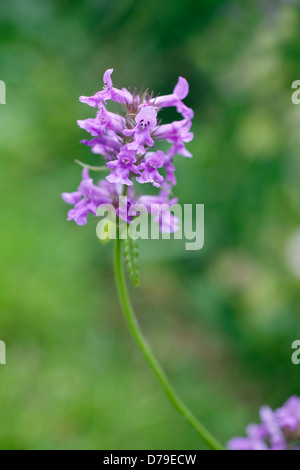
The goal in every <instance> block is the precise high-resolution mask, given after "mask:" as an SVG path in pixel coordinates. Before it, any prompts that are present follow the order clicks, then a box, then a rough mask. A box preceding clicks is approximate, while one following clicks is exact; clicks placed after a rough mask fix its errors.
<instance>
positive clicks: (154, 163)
mask: <svg viewBox="0 0 300 470" xmlns="http://www.w3.org/2000/svg"><path fill="white" fill-rule="evenodd" d="M164 161H165V154H164V152H162V151H161V150H158V152H156V153H150V154H148V155H147V156H146V157H145V160H144V161H142V163H140V165H139V166H138V168H139V170H144V171H143V173H142V175H141V176H139V177H138V178H137V179H136V180H137V181H138V182H139V183H152V185H153V186H155V187H156V188H159V187H160V185H161V183H162V182H163V180H164V179H163V177H162V176H161V175H160V174H159V173H158V170H157V168H162V167H163V166H164Z"/></svg>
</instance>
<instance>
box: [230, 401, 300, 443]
mask: <svg viewBox="0 0 300 470" xmlns="http://www.w3.org/2000/svg"><path fill="white" fill-rule="evenodd" d="M260 417H261V421H262V422H261V424H258V425H256V424H252V425H250V426H248V428H247V437H236V438H234V439H232V440H231V441H230V442H229V443H228V448H229V450H299V439H300V398H299V397H297V396H294V397H291V398H290V399H289V400H288V401H287V402H286V403H285V404H284V405H283V406H282V407H281V408H279V409H277V410H276V411H273V410H272V409H271V408H270V407H268V406H263V407H262V408H261V410H260Z"/></svg>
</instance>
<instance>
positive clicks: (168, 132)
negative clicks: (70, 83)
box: [62, 69, 193, 231]
mask: <svg viewBox="0 0 300 470" xmlns="http://www.w3.org/2000/svg"><path fill="white" fill-rule="evenodd" d="M112 72H113V69H108V70H106V72H105V73H104V75H103V82H104V87H103V89H102V90H100V91H98V92H97V93H96V94H94V95H93V96H89V97H87V96H81V97H80V98H79V99H80V101H81V102H83V103H86V104H88V105H89V106H92V107H97V109H98V110H97V114H96V116H95V117H93V118H88V119H85V120H78V125H79V127H81V128H82V129H84V130H85V131H87V132H88V133H89V134H90V135H91V137H92V138H91V139H90V140H87V139H84V140H82V143H84V144H85V145H87V146H88V147H90V148H91V151H92V153H93V154H95V155H100V156H101V157H102V158H103V159H104V164H105V166H106V168H107V171H109V172H110V173H109V174H108V175H107V176H106V179H105V180H102V181H100V182H99V183H98V184H94V182H93V180H92V179H91V178H90V176H89V174H88V171H87V170H84V171H83V176H82V182H81V184H80V185H79V187H78V190H77V191H75V192H73V193H63V195H62V198H63V200H64V201H65V202H67V203H68V204H72V205H73V206H74V208H73V209H71V210H70V211H69V213H68V220H74V221H75V222H76V223H77V224H78V225H83V224H85V223H86V222H87V215H88V213H92V214H94V215H95V214H96V209H97V207H98V205H100V204H102V203H107V202H112V203H113V204H114V205H115V206H116V210H117V213H119V212H118V205H117V202H116V200H117V198H118V195H120V194H121V193H122V185H125V186H127V190H126V192H127V194H128V196H129V192H130V201H131V203H130V204H133V203H134V202H137V201H141V200H142V198H145V199H144V200H145V201H147V207H148V208H149V209H148V210H149V212H150V207H149V201H152V202H153V203H156V202H157V201H156V202H155V201H154V199H151V198H153V197H154V198H155V197H156V198H157V200H159V201H160V202H162V201H163V203H164V204H166V206H165V207H167V208H169V207H171V205H172V204H174V202H173V201H174V198H173V199H172V198H171V196H170V195H171V194H172V188H173V186H174V185H175V184H176V178H175V165H174V157H175V155H176V154H178V155H182V156H185V157H191V156H192V155H191V153H190V152H189V151H188V150H187V149H186V147H185V144H186V143H188V142H190V141H191V140H192V138H193V133H192V132H190V128H191V124H192V123H191V119H192V117H193V111H192V110H191V109H190V108H188V107H187V106H186V105H185V104H184V103H183V100H184V99H185V98H186V96H187V94H188V91H189V86H188V82H187V81H186V79H185V78H182V77H179V79H178V82H177V84H176V86H175V88H174V90H173V93H171V94H170V95H165V96H159V97H154V96H153V93H151V94H149V92H148V91H146V92H145V91H144V92H140V93H136V92H134V93H131V92H130V91H129V90H127V89H126V88H122V89H118V88H115V87H114V86H113V82H112ZM110 100H112V101H115V102H117V103H119V104H121V105H122V108H123V113H120V114H118V113H113V112H111V111H109V110H108V109H107V105H108V101H110ZM169 106H174V107H175V108H176V109H177V111H178V112H179V113H180V114H181V115H182V116H183V119H182V120H180V121H174V122H172V123H170V124H160V121H158V113H159V112H161V111H162V110H163V108H165V107H169ZM163 140H165V141H166V142H167V143H168V144H170V145H169V148H168V149H167V150H166V151H165V152H163V151H161V150H159V148H157V147H156V143H157V144H159V143H160V142H161V141H163ZM91 169H93V167H91ZM163 169H164V172H163V174H164V175H165V177H163V174H161V172H160V170H163ZM135 181H136V182H137V183H141V184H143V185H144V184H145V183H149V184H151V185H152V186H154V187H157V188H159V187H161V192H160V194H159V195H158V196H149V197H148V196H147V195H145V194H142V195H140V194H139V192H138V191H137V190H136V189H135V186H138V184H137V185H135V186H134V182H135ZM133 187H134V189H133ZM145 187H146V186H145ZM143 189H144V188H143ZM147 198H148V199H147ZM122 218H124V219H125V220H128V222H130V220H131V218H130V217H125V216H123V215H122ZM170 220H171V223H168V222H167V217H166V215H164V214H163V215H161V216H160V225H161V229H162V230H172V231H173V230H176V221H175V219H174V218H173V219H172V218H170Z"/></svg>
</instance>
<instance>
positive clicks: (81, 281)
mask: <svg viewBox="0 0 300 470" xmlns="http://www.w3.org/2000/svg"><path fill="white" fill-rule="evenodd" d="M299 13H300V9H299V4H298V5H297V3H296V2H293V1H282V2H279V1H278V2H276V1H269V2H267V1H261V0H260V1H253V0H251V1H248V2H243V1H239V2H237V1H231V2H230V1H222V0H202V1H197V0H185V1H184V2H179V1H178V2H176V1H174V0H165V1H164V2H162V1H160V0H152V1H151V2H146V3H145V2H138V1H133V0H110V1H104V0H86V1H85V2H82V1H79V0H72V1H69V0H59V1H58V0H56V1H55V0H54V1H51V0H44V1H43V2H40V1H38V0H10V1H8V0H1V6H0V38H1V44H0V52H1V53H0V79H1V80H4V81H5V82H6V86H7V104H6V105H5V106H4V105H1V106H0V141H1V171H0V193H1V201H2V203H1V209H0V224H1V232H0V233H1V235H0V242H1V250H0V266H1V276H0V339H2V340H4V341H5V342H6V345H7V365H6V366H0V380H1V386H0V421H1V426H0V448H1V449H105V450H111V449H122V450H123V449H199V448H203V444H202V442H201V441H199V439H198V437H197V435H196V434H195V433H194V431H193V430H191V429H190V428H189V426H188V425H187V424H186V423H185V422H183V421H182V419H181V418H180V417H179V416H177V414H176V412H175V411H174V410H173V409H172V407H171V405H169V403H168V401H167V399H166V398H165V396H164V393H163V391H162V390H161V388H160V386H159V385H158V383H157V382H156V380H155V378H154V377H153V376H152V373H151V371H150V370H148V366H147V365H146V364H145V363H144V360H143V358H142V357H141V356H140V353H139V352H138V351H137V349H136V346H135V345H134V343H133V342H132V340H131V338H130V336H129V334H128V332H127V330H126V327H125V325H124V321H123V318H122V315H121V311H120V307H119V304H118V301H117V298H116V291H115V286H114V280H113V271H112V261H111V258H112V243H109V244H107V245H102V244H100V242H99V241H98V239H97V238H96V234H95V227H96V224H97V219H96V218H91V219H90V223H89V224H88V225H87V226H85V227H77V226H76V225H75V224H74V223H73V222H68V223H67V222H66V213H67V210H68V206H67V205H66V204H64V203H63V201H62V200H61V198H60V194H61V192H63V191H72V190H75V188H76V187H77V185H78V183H79V180H80V168H79V167H78V166H76V165H75V164H74V163H73V160H74V158H78V159H80V160H83V161H86V162H89V163H92V162H94V163H95V158H96V157H95V156H92V155H90V152H89V149H88V148H86V147H85V146H83V145H80V144H79V141H80V139H82V138H85V137H86V134H85V132H84V131H82V130H80V129H79V128H78V127H77V125H76V120H77V119H84V118H86V117H89V116H90V117H92V116H93V114H94V110H92V109H90V108H88V107H87V106H85V105H83V104H80V103H79V102H78V96H80V95H82V94H84V95H90V94H93V93H94V92H95V91H97V90H98V89H100V88H101V87H102V75H103V72H104V70H105V69H107V68H110V67H113V68H114V69H115V71H114V74H113V81H114V84H115V85H116V86H118V87H123V86H130V87H133V86H137V88H141V87H142V86H144V87H149V88H150V89H152V90H154V91H155V93H161V94H164V93H169V92H171V91H172V89H173V87H174V85H175V83H176V81H177V77H178V76H179V75H182V76H184V77H186V78H187V79H188V81H189V83H190V95H189V96H188V98H187V99H186V103H187V104H188V105H189V106H191V107H193V108H194V110H195V120H194V124H193V131H194V133H195V139H194V141H193V142H192V143H191V144H189V146H188V148H189V149H190V150H191V152H192V153H193V154H194V158H193V159H192V160H188V159H183V158H181V157H177V158H176V164H177V177H178V186H177V188H176V191H175V194H176V195H177V196H178V197H179V198H180V202H181V203H193V204H196V203H204V204H205V210H206V214H205V238H206V241H205V247H204V249H203V250H201V251H198V252H191V251H190V252H189V251H185V249H184V244H183V243H182V242H180V241H173V242H172V241H171V242H168V241H147V242H143V243H141V244H140V248H141V286H140V288H139V289H138V290H136V289H132V295H133V300H134V304H135V306H136V310H137V313H138V317H139V320H140V323H141V324H142V327H143V330H144V332H145V334H146V336H147V337H148V339H149V341H150V343H151V344H152V346H153V349H154V351H155V353H156V355H157V356H158V358H159V359H160V360H161V362H162V364H163V366H164V368H165V369H166V372H167V374H168V376H169V377H170V379H171V381H172V383H173V384H174V386H175V388H176V389H177V391H178V392H179V394H180V395H181V396H182V398H183V399H184V400H185V401H186V402H187V404H188V405H189V406H190V407H191V408H192V409H193V411H194V412H195V414H196V415H197V416H198V417H199V418H200V419H202V420H203V421H204V423H206V425H207V426H208V427H209V429H210V430H211V431H212V432H213V433H215V434H216V435H217V436H218V438H219V439H221V440H222V441H223V442H224V443H225V442H226V441H227V440H228V439H230V438H231V437H233V436H235V435H239V434H241V433H243V432H244V429H245V427H246V425H247V424H248V422H253V421H257V420H258V409H259V407H260V406H261V405H262V404H265V403H268V404H270V405H271V406H273V407H277V406H279V405H281V404H282V403H283V402H284V401H285V400H286V398H287V397H288V396H290V395H292V394H299V373H300V369H299V367H300V366H298V367H297V366H295V365H293V364H292V363H291V354H292V350H291V344H292V342H293V341H294V340H296V339H300V325H299V309H300V307H299V305H300V291H299V280H300V236H299V228H300V204H299V201H300V184H299V177H300V160H299V149H300V131H299V129H300V107H297V106H294V105H293V104H292V102H291V93H292V91H291V84H292V82H293V81H294V80H296V79H300V46H299V44H300V41H299V39H300V34H299V31H300V14H299ZM166 117H167V118H173V117H176V115H175V114H173V111H169V114H166Z"/></svg>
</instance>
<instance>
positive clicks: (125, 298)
mask: <svg viewBox="0 0 300 470" xmlns="http://www.w3.org/2000/svg"><path fill="white" fill-rule="evenodd" d="M114 267H115V277H116V284H117V288H118V293H119V297H120V302H121V305H122V308H123V313H124V315H125V319H126V322H127V324H128V327H129V329H130V331H131V334H132V336H133V338H134V340H135V342H136V343H137V345H138V347H139V349H140V350H141V352H142V353H143V355H144V356H145V358H146V360H147V362H148V364H149V365H150V367H151V369H152V370H153V372H154V373H155V375H156V377H157V378H158V380H159V381H160V383H161V385H162V386H163V388H164V390H165V392H166V394H167V396H168V397H169V399H170V401H171V403H172V404H173V405H174V407H175V408H176V409H177V410H178V411H179V413H180V414H181V415H182V416H183V417H184V418H185V419H186V420H187V421H188V422H189V423H190V425H191V426H192V427H193V428H194V429H195V430H196V431H197V433H198V434H199V435H200V437H201V438H202V439H203V441H204V442H205V443H206V444H207V445H208V446H209V447H210V448H211V449H213V450H223V447H222V445H221V444H219V442H218V441H217V440H216V439H215V438H214V437H213V436H212V435H211V434H210V433H209V431H207V429H206V428H205V427H204V426H203V425H202V424H201V423H200V422H199V421H198V420H197V419H196V418H195V416H194V415H193V414H192V412H191V411H190V410H189V409H188V408H187V407H186V406H185V404H184V403H183V402H182V401H181V399H180V398H179V397H178V395H177V394H176V392H175V391H174V389H173V387H172V385H171V384H170V382H169V380H168V378H167V377H166V375H165V373H164V371H163V370H162V368H161V366H160V364H159V363H158V362H157V360H156V358H155V356H154V355H153V353H152V351H151V349H150V347H149V345H148V343H147V341H146V340H145V338H144V336H143V334H142V332H141V329H140V327H139V325H138V322H137V319H136V316H135V313H134V310H133V307H132V304H131V301H130V297H129V294H128V289H127V285H126V280H125V274H124V270H123V263H122V248H121V241H120V239H119V237H117V239H116V242H115V256H114Z"/></svg>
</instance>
